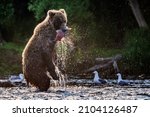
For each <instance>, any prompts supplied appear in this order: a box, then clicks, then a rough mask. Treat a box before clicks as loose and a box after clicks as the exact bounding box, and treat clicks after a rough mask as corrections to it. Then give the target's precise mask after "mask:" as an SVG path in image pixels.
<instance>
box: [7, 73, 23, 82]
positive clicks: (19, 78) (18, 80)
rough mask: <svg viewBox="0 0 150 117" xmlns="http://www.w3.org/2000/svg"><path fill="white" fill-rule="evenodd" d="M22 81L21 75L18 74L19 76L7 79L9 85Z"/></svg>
mask: <svg viewBox="0 0 150 117" xmlns="http://www.w3.org/2000/svg"><path fill="white" fill-rule="evenodd" d="M23 80H24V76H23V74H19V76H15V75H12V76H10V78H9V81H10V82H11V83H21V82H22V81H23Z"/></svg>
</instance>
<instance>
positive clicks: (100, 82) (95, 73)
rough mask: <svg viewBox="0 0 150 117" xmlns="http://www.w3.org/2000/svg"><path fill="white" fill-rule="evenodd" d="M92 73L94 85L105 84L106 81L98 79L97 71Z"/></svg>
mask: <svg viewBox="0 0 150 117" xmlns="http://www.w3.org/2000/svg"><path fill="white" fill-rule="evenodd" d="M93 73H94V79H93V81H94V83H96V84H106V83H107V82H106V80H103V79H101V78H100V77H99V75H98V72H97V71H94V72H93Z"/></svg>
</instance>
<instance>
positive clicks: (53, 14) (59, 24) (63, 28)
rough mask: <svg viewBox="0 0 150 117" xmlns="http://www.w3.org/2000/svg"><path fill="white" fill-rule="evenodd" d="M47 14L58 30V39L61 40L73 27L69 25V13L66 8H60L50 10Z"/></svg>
mask: <svg viewBox="0 0 150 117" xmlns="http://www.w3.org/2000/svg"><path fill="white" fill-rule="evenodd" d="M47 15H48V17H49V19H50V21H51V24H52V25H53V26H54V29H55V30H56V33H57V35H56V39H57V40H59V41H60V40H61V38H62V37H64V36H65V33H66V32H67V31H68V30H71V28H68V26H67V14H66V12H65V10H64V9H60V10H49V11H48V12H47Z"/></svg>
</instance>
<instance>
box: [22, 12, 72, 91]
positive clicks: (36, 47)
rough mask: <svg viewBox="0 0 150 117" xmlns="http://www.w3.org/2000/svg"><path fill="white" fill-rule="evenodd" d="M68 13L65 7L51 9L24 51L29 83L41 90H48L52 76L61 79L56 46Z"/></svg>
mask: <svg viewBox="0 0 150 117" xmlns="http://www.w3.org/2000/svg"><path fill="white" fill-rule="evenodd" d="M66 24H67V15H66V12H65V10H64V9H60V10H49V11H48V12H47V16H46V18H45V19H44V21H42V22H41V23H39V24H38V25H37V26H36V27H35V29H34V33H33V35H32V37H31V38H30V39H29V41H28V43H27V45H26V47H25V49H24V51H23V53H22V67H23V74H24V77H25V79H26V81H27V84H29V83H30V84H32V85H34V86H36V87H38V88H39V90H40V91H47V90H48V88H49V86H50V77H49V75H48V74H47V72H48V73H49V74H50V76H51V77H52V78H53V79H54V80H59V77H60V71H59V69H58V67H57V66H56V65H55V63H54V57H53V56H54V47H55V44H56V42H57V41H60V40H61V39H62V38H63V37H64V36H65V32H66V31H67V30H69V29H70V28H68V27H67V26H66Z"/></svg>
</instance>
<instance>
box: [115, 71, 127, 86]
mask: <svg viewBox="0 0 150 117" xmlns="http://www.w3.org/2000/svg"><path fill="white" fill-rule="evenodd" d="M117 77H118V81H117V83H118V85H121V86H124V85H128V82H127V81H124V80H122V76H121V74H120V73H117Z"/></svg>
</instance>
